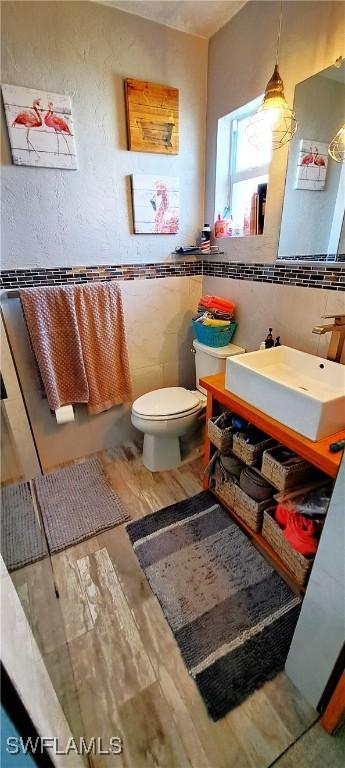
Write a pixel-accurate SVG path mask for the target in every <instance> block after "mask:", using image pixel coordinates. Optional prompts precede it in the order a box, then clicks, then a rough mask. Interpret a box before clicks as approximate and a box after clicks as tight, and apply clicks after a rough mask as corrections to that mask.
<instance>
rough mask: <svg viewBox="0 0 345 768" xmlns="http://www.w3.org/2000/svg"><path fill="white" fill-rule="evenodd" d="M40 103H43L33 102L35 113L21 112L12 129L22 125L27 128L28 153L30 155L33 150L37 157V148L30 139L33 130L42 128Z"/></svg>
mask: <svg viewBox="0 0 345 768" xmlns="http://www.w3.org/2000/svg"><path fill="white" fill-rule="evenodd" d="M40 101H41V99H35V100H34V101H33V102H32V108H33V110H34V111H33V112H19V113H18V115H17V117H15V119H14V120H13V123H12V128H16V127H18V126H20V125H23V126H24V127H25V128H27V131H26V143H27V147H28V152H29V153H30V152H31V149H32V150H33V151H34V152H36V155H37V156H38V152H37V150H36V149H35V147H34V146H33V144H31V141H30V139H29V133H30V131H31V129H32V128H40V126H41V125H42V123H43V121H42V115H40V113H39V110H38V108H39V106H40ZM30 148H31V149H30Z"/></svg>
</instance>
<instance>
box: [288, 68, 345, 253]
mask: <svg viewBox="0 0 345 768" xmlns="http://www.w3.org/2000/svg"><path fill="white" fill-rule="evenodd" d="M294 111H295V114H296V117H297V120H298V128H297V131H296V133H295V135H294V137H293V139H292V141H291V142H290V146H289V157H288V164H287V172H286V181H285V196H284V205H283V212H282V220H281V229H280V239H279V247H278V259H289V260H290V259H296V260H297V259H298V260H299V261H301V260H302V261H304V260H307V261H310V260H312V261H344V260H345V256H344V252H345V226H344V201H345V165H342V164H341V163H338V162H335V160H333V159H332V158H331V157H330V156H329V154H328V146H329V143H330V142H331V141H332V139H333V138H334V136H335V134H336V133H337V131H338V130H339V128H341V126H342V125H343V124H344V122H345V61H341V63H340V64H338V63H337V64H335V65H333V66H331V67H328V69H325V70H323V71H322V72H319V73H318V74H316V75H314V76H313V77H309V78H308V79H307V80H304V81H303V82H301V83H299V84H298V85H297V86H296V88H295V99H294Z"/></svg>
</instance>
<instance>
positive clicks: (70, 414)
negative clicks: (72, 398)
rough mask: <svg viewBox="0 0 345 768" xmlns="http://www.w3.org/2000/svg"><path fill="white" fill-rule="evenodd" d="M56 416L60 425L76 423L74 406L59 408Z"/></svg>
mask: <svg viewBox="0 0 345 768" xmlns="http://www.w3.org/2000/svg"><path fill="white" fill-rule="evenodd" d="M55 416H56V421H57V423H58V424H67V422H68V421H74V410H73V405H62V406H61V408H57V409H56V411H55Z"/></svg>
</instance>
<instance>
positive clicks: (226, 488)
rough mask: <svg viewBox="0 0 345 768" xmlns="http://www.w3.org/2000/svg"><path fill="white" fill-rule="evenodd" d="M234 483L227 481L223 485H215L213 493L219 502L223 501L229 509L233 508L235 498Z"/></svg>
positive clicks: (235, 487) (235, 486)
mask: <svg viewBox="0 0 345 768" xmlns="http://www.w3.org/2000/svg"><path fill="white" fill-rule="evenodd" d="M236 489H237V485H236V483H232V482H231V481H229V480H227V481H226V482H224V483H216V487H215V491H216V494H217V496H218V497H219V499H220V500H221V501H224V503H225V504H227V505H228V506H229V507H231V509H233V508H234V504H235V496H236Z"/></svg>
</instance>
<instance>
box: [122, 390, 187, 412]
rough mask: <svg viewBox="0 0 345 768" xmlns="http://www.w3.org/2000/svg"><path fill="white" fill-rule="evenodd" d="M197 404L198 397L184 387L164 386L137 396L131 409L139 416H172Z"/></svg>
mask: <svg viewBox="0 0 345 768" xmlns="http://www.w3.org/2000/svg"><path fill="white" fill-rule="evenodd" d="M199 404H200V398H199V397H198V396H197V395H196V394H195V393H194V392H190V391H189V390H188V389H185V388H184V387H164V389H154V390H153V392H147V394H146V395H142V396H141V397H138V399H137V400H135V401H134V403H133V411H135V413H137V414H138V415H139V416H173V415H174V414H181V413H185V412H186V411H192V410H193V409H194V408H196V406H198V405H199Z"/></svg>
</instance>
